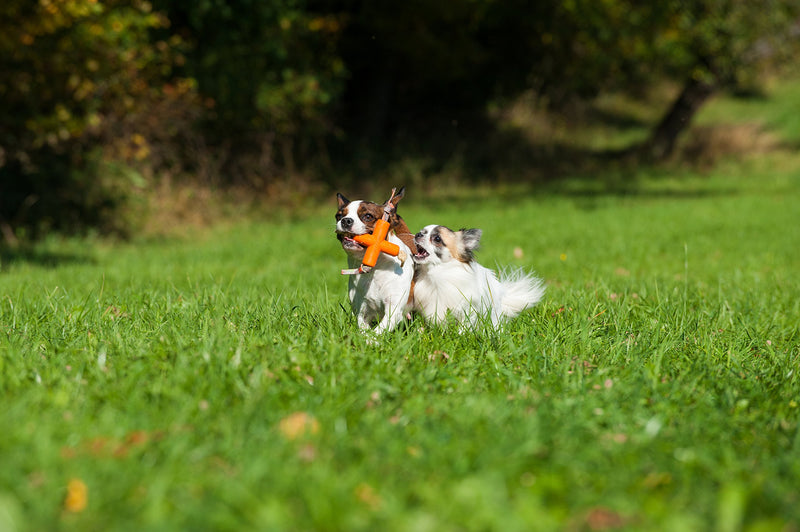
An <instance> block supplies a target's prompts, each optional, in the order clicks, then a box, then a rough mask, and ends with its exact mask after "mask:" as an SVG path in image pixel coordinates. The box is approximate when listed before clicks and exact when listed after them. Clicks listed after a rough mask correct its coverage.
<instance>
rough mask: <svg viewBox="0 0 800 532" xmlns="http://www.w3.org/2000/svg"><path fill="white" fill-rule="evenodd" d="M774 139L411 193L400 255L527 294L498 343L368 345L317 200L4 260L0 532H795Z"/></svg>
mask: <svg viewBox="0 0 800 532" xmlns="http://www.w3.org/2000/svg"><path fill="white" fill-rule="evenodd" d="M720 105H728V106H729V107H728V109H735V108H736V107H735V106H736V105H739V104H735V103H728V104H720ZM763 105H768V104H766V103H764V104H763ZM709 113H710V114H709V115H708V117H707V120H714V119H718V118H717V117H718V115H725V113H724V108H723V110H722V111H720V110H719V108H717V109H716V110H714V109H712V110H711V111H710V112H709ZM715 113H717V114H716V115H715ZM753 115H754V116H756V115H759V112H753ZM770 116H773V115H770ZM786 117H787V115H786V114H785V113H777V112H776V113H774V118H775V122H774V124H773V125H774V126H775V127H776V128H777V130H778V133H776V134H779V135H781V136H782V138H784V139H789V140H787V145H786V146H783V147H777V148H775V149H772V150H770V151H769V153H760V154H758V155H757V156H753V157H738V158H734V159H730V160H728V159H726V160H723V161H721V162H719V163H718V164H716V165H715V166H714V168H713V169H711V170H707V171H703V172H699V171H696V170H693V169H691V168H688V167H682V166H680V165H667V166H663V167H659V168H646V169H641V170H638V171H637V172H636V174H635V176H633V177H635V179H633V178H631V177H630V176H622V177H619V176H617V177H615V175H614V171H613V170H608V174H607V175H606V177H608V180H607V181H606V182H614V183H616V184H615V185H614V186H610V187H605V186H600V185H598V183H599V182H598V181H596V180H587V179H582V178H580V177H579V176H576V177H575V178H573V179H566V180H564V181H561V182H559V183H558V184H556V185H547V186H545V185H542V186H538V187H534V186H530V185H519V184H517V185H515V184H508V185H503V186H500V187H482V186H477V187H450V188H446V189H445V188H443V189H441V190H438V191H436V192H434V193H431V192H429V191H427V190H425V191H423V190H415V189H413V188H409V189H408V192H407V195H406V198H405V199H404V200H403V203H401V205H400V209H399V211H400V213H401V214H402V215H403V216H404V217H405V219H406V221H407V222H408V224H409V226H410V227H411V228H412V230H416V229H419V228H421V227H422V226H424V225H426V224H429V223H440V224H445V225H450V226H452V227H462V226H467V227H480V228H481V229H483V230H484V237H483V242H482V243H483V247H482V250H481V251H480V252H479V253H478V258H479V260H480V261H481V262H482V263H483V264H484V265H487V266H493V265H495V264H500V265H510V266H519V267H523V268H526V269H530V270H533V271H536V272H537V273H538V274H539V275H540V276H542V277H543V278H544V279H546V281H547V285H548V288H547V294H546V296H545V299H544V301H543V302H542V303H541V304H540V305H539V306H537V307H535V308H533V309H531V310H529V311H526V312H525V313H524V314H522V315H521V316H520V317H519V318H517V319H516V320H514V321H512V322H510V323H509V324H508V326H507V327H506V329H505V331H504V332H502V333H489V332H484V333H479V334H462V335H459V334H455V333H454V332H452V331H448V330H446V329H440V328H436V327H431V326H428V325H426V324H424V323H423V322H422V321H420V320H419V319H415V320H413V321H412V322H410V323H409V324H408V325H407V326H405V327H403V328H402V329H400V330H397V331H394V332H392V333H390V334H387V335H385V336H384V337H383V338H382V340H381V341H380V342H379V343H378V344H377V345H375V344H372V343H369V342H368V341H367V339H366V338H365V337H364V336H363V335H362V334H361V333H360V332H359V331H358V329H357V326H356V324H355V320H354V318H353V316H352V315H351V314H350V312H349V309H348V306H347V300H346V290H345V287H346V279H344V278H343V277H342V276H341V275H340V274H339V269H340V268H342V267H343V266H344V264H345V259H344V253H343V252H342V251H341V249H340V247H339V244H338V242H337V241H336V239H335V238H334V236H333V214H334V209H335V200H334V198H333V197H331V201H330V205H329V206H327V205H315V206H311V207H308V208H307V209H304V210H302V211H296V212H293V213H291V214H288V213H284V215H283V216H274V217H272V218H269V219H260V220H259V219H252V220H249V221H239V222H236V223H232V224H224V225H220V226H217V227H215V228H213V229H212V230H208V231H202V232H200V231H198V232H197V233H196V234H192V235H191V236H189V237H180V238H178V237H170V238H164V237H161V238H142V239H138V240H135V241H133V242H128V243H125V242H110V241H106V240H103V239H99V238H84V239H64V238H57V237H53V238H50V239H47V240H45V241H43V242H41V243H38V244H36V245H35V246H33V247H31V248H29V249H27V250H26V251H25V252H14V253H11V252H6V253H4V254H3V255H2V256H0V260H2V262H1V263H0V398H1V399H0V404H2V408H0V427H2V434H1V435H0V457H2V467H0V530H11V531H27V530H413V531H426V530H430V531H446V530H476V531H477V530H503V531H513V530H526V531H527V530H559V529H564V530H676V531H678V530H679V531H686V530H718V531H721V532H732V531H737V530H747V531H771V530H798V528H799V527H800V430H799V429H800V427H799V426H798V421H799V420H800V378H799V376H798V370H800V331H799V330H798V324H800V283H798V280H799V279H798V272H800V229H798V227H800V224H798V222H800V214H799V213H800V211H798V208H797V205H798V204H800V160H798V159H800V158H798V157H797V154H796V146H795V147H792V146H791V145H789V144H791V142H796V138H794V139H793V138H792V137H793V135H794V134H796V130H795V129H792V128H793V127H795V126H792V125H791V124H789V125H786V123H787V118H786ZM767 125H769V124H767ZM781 128H783V129H781ZM786 128H789V129H786ZM793 132H794V133H793ZM798 137H800V135H798ZM790 141H791V142H790ZM619 172H623V170H619ZM620 182H623V183H625V185H624V186H620V184H619V183H620ZM398 184H399V183H398ZM342 192H345V193H347V192H348V191H346V190H343V191H342ZM373 199H376V200H379V199H381V198H373Z"/></svg>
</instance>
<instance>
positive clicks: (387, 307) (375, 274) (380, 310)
mask: <svg viewBox="0 0 800 532" xmlns="http://www.w3.org/2000/svg"><path fill="white" fill-rule="evenodd" d="M359 204H361V201H360V200H356V201H352V202H350V203H349V204H348V205H347V207H346V214H345V216H344V217H343V218H342V219H341V220H339V221H338V222H337V224H336V231H337V232H340V233H344V232H351V233H354V234H357V235H359V234H365V233H367V232H368V231H367V227H366V226H365V225H364V223H363V222H362V221H361V220H360V219H359V217H358V207H359ZM345 218H351V219H352V222H353V225H352V226H351V227H350V228H348V229H347V230H345V229H344V228H343V226H342V220H344V219H345ZM386 240H388V241H389V242H391V243H393V244H397V245H398V246H399V247H400V255H399V256H398V257H404V258H406V257H411V254H412V253H411V250H410V249H409V247H408V246H407V245H405V244H404V243H403V241H402V240H400V239H399V238H398V237H397V236H396V235H395V234H394V233H393V232H389V234H388V235H387V236H386ZM345 251H346V252H347V263H348V266H349V267H350V268H358V266H359V265H360V264H361V262H362V260H363V259H364V252H365V250H364V249H359V250H352V249H346V248H345ZM398 257H392V256H391V255H387V254H386V253H381V254H380V256H379V257H378V262H377V263H376V264H375V267H374V268H372V271H371V272H369V273H363V274H355V275H348V277H349V279H348V295H349V297H350V305H351V307H352V309H353V313H354V314H355V316H356V320H357V321H358V325H359V327H361V328H362V329H364V330H367V329H369V328H370V327H372V324H373V323H374V322H376V321H377V322H378V324H377V326H375V328H374V329H373V332H375V333H377V334H380V333H383V332H386V331H390V330H392V329H394V328H395V327H397V325H398V324H399V323H400V322H401V321H403V318H404V317H405V315H406V313H407V312H408V311H410V305H409V303H408V298H409V294H410V292H411V281H412V279H413V278H414V263H413V261H412V260H410V259H408V260H403V261H401V259H400V258H398Z"/></svg>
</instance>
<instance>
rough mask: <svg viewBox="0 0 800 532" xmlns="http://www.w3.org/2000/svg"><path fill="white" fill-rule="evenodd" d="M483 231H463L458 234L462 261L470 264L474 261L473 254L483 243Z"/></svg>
mask: <svg viewBox="0 0 800 532" xmlns="http://www.w3.org/2000/svg"><path fill="white" fill-rule="evenodd" d="M482 234H483V231H481V230H480V229H461V230H459V231H458V232H457V233H456V236H457V237H458V254H459V255H460V256H461V260H463V261H465V262H469V261H471V260H472V254H473V252H474V251H475V250H476V249H478V246H479V245H480V243H481V235H482Z"/></svg>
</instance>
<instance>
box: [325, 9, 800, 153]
mask: <svg viewBox="0 0 800 532" xmlns="http://www.w3.org/2000/svg"><path fill="white" fill-rule="evenodd" d="M316 5H317V6H321V8H322V9H323V10H328V11H330V12H335V13H338V14H339V15H338V16H340V17H341V18H342V19H343V20H346V22H347V23H346V26H345V31H344V32H343V34H342V36H341V47H340V49H341V53H342V57H343V59H344V63H345V65H347V68H348V70H349V73H350V76H349V79H348V83H347V86H346V90H345V92H344V94H343V98H342V105H343V107H342V109H343V110H344V112H343V113H342V116H343V117H344V121H343V123H345V124H348V123H349V124H350V125H349V127H348V130H349V131H351V132H354V131H358V130H357V129H355V128H359V127H360V128H361V129H360V133H361V136H363V137H364V138H368V139H374V138H375V137H376V136H380V134H381V133H385V132H387V131H391V130H393V129H394V128H395V127H396V126H397V125H398V124H408V123H413V124H416V127H419V124H420V123H424V121H425V120H426V119H431V118H432V120H433V121H435V122H437V123H438V124H439V126H438V127H441V124H442V121H441V118H442V116H441V115H448V116H453V115H457V114H458V113H465V112H475V111H481V110H484V109H485V108H486V105H487V102H490V101H492V100H496V99H497V98H504V97H509V96H511V97H513V96H515V95H517V94H519V93H520V92H522V91H523V90H527V89H533V90H534V91H535V92H536V94H538V95H539V97H540V98H542V99H543V100H544V101H546V102H548V104H549V105H551V106H554V107H559V106H562V105H564V104H567V103H569V102H571V101H574V100H586V99H591V98H593V97H595V96H596V95H598V94H600V93H602V92H604V91H608V90H612V89H613V90H624V91H628V92H630V93H632V94H634V95H636V94H639V95H641V94H642V93H643V92H645V90H646V88H647V87H651V86H652V85H654V84H656V83H661V82H663V80H664V79H665V78H666V79H672V80H676V81H678V82H680V83H683V84H684V88H683V90H682V91H681V93H680V94H679V96H678V97H677V98H676V100H675V101H674V102H672V104H671V105H670V106H669V109H668V111H667V112H666V113H665V115H664V118H663V120H662V121H661V122H660V123H659V124H658V125H657V126H656V127H654V129H653V133H652V136H651V138H650V140H649V141H648V143H647V146H646V151H647V152H648V153H649V154H651V155H653V156H654V157H657V158H660V157H664V156H667V155H669V153H670V152H671V151H672V148H673V147H674V144H675V139H676V138H677V136H678V135H679V134H680V133H681V132H682V131H683V130H684V129H685V128H686V127H687V126H688V125H689V123H690V122H691V119H692V116H693V115H694V114H695V113H696V111H697V110H698V109H699V108H700V106H702V104H703V103H704V102H705V101H706V99H707V98H708V97H709V96H710V95H711V94H712V93H713V92H714V91H715V90H720V89H736V88H738V87H742V86H743V85H745V84H749V83H752V82H753V81H754V80H757V79H758V78H759V75H761V74H762V73H763V72H764V71H765V70H768V69H774V68H775V67H776V66H778V65H780V64H781V62H782V61H785V60H786V59H787V58H789V57H792V55H793V54H796V52H797V51H798V50H797V48H798V39H797V29H796V28H797V20H798V16H800V9H799V8H800V2H798V1H796V0H791V1H788V2H787V1H786V0H766V2H750V1H749V0H695V1H692V2H689V1H685V0H667V1H664V2H649V3H647V2H645V3H642V2H636V1H633V0H603V1H599V2H598V1H596V0H544V1H542V0H539V1H531V0H508V1H505V2H496V1H492V0H452V1H450V2H446V3H443V2H438V3H437V2H425V1H423V0H409V1H406V2H402V3H380V2H362V1H357V0H329V1H318V2H317V3H316Z"/></svg>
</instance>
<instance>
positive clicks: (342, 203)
mask: <svg viewBox="0 0 800 532" xmlns="http://www.w3.org/2000/svg"><path fill="white" fill-rule="evenodd" d="M336 201H338V202H339V208H340V209H341V208H342V207H344V206H345V205H347V204H348V203H350V200H349V199H347V198H345V197H344V196H342V195H341V194H340V193H338V192H337V193H336Z"/></svg>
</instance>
